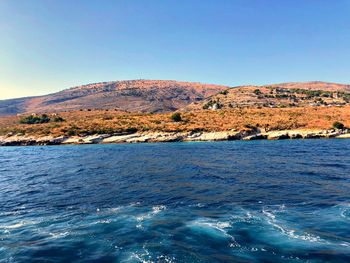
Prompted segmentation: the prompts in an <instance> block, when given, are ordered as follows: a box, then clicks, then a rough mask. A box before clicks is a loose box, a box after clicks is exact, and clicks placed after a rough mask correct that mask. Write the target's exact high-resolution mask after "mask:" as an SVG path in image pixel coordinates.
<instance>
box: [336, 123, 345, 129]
mask: <svg viewBox="0 0 350 263" xmlns="http://www.w3.org/2000/svg"><path fill="white" fill-rule="evenodd" d="M333 128H335V129H339V130H341V129H344V128H345V126H344V124H343V123H341V122H339V121H336V122H334V123H333Z"/></svg>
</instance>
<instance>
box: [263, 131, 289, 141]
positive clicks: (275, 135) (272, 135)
mask: <svg viewBox="0 0 350 263" xmlns="http://www.w3.org/2000/svg"><path fill="white" fill-rule="evenodd" d="M267 138H268V139H269V140H286V139H290V138H291V136H290V135H289V133H288V132H287V131H274V132H269V133H268V134H267ZM294 138H295V137H294Z"/></svg>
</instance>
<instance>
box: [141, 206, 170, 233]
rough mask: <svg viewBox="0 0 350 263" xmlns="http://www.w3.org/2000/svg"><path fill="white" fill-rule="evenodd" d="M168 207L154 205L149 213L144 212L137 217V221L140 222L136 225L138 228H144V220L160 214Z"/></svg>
mask: <svg viewBox="0 0 350 263" xmlns="http://www.w3.org/2000/svg"><path fill="white" fill-rule="evenodd" d="M165 209H166V206H165V205H159V206H153V207H152V211H151V212H149V213H144V214H141V215H139V216H137V217H136V221H137V222H138V224H137V225H136V227H137V228H143V226H142V222H143V221H145V220H147V219H151V218H152V217H154V216H155V215H157V214H159V213H160V212H162V211H164V210H165Z"/></svg>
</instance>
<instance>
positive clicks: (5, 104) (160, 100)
mask: <svg viewBox="0 0 350 263" xmlns="http://www.w3.org/2000/svg"><path fill="white" fill-rule="evenodd" d="M227 88H228V87H227V86H222V85H211V84H202V83H197V82H180V81H172V80H127V81H111V82H101V83H94V84H88V85H82V86H77V87H73V88H70V89H66V90H63V91H60V92H57V93H53V94H49V95H45V96H36V97H27V98H19V99H10V100H2V101H0V116H1V115H2V116H4V115H14V114H19V113H42V112H62V111H72V110H80V109H117V110H122V111H131V112H169V111H174V110H177V109H180V108H183V107H185V106H187V105H189V104H190V103H192V102H194V101H200V100H203V99H205V98H207V97H209V96H211V95H214V94H216V93H218V92H220V91H222V90H225V89H227Z"/></svg>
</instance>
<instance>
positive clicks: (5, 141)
mask: <svg viewBox="0 0 350 263" xmlns="http://www.w3.org/2000/svg"><path fill="white" fill-rule="evenodd" d="M320 138H325V139H329V138H339V139H345V138H350V129H343V130H335V129H330V130H311V129H302V130H301V129H299V130H279V131H277V130H275V131H268V132H266V131H260V130H244V131H233V130H231V131H217V132H144V133H138V132H137V133H120V134H96V135H88V136H60V137H52V136H42V137H38V136H25V135H12V136H0V146H35V145H38V146H40V145H69V144H117V143H156V142H195V141H233V140H246V141H248V140H285V139H320Z"/></svg>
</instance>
